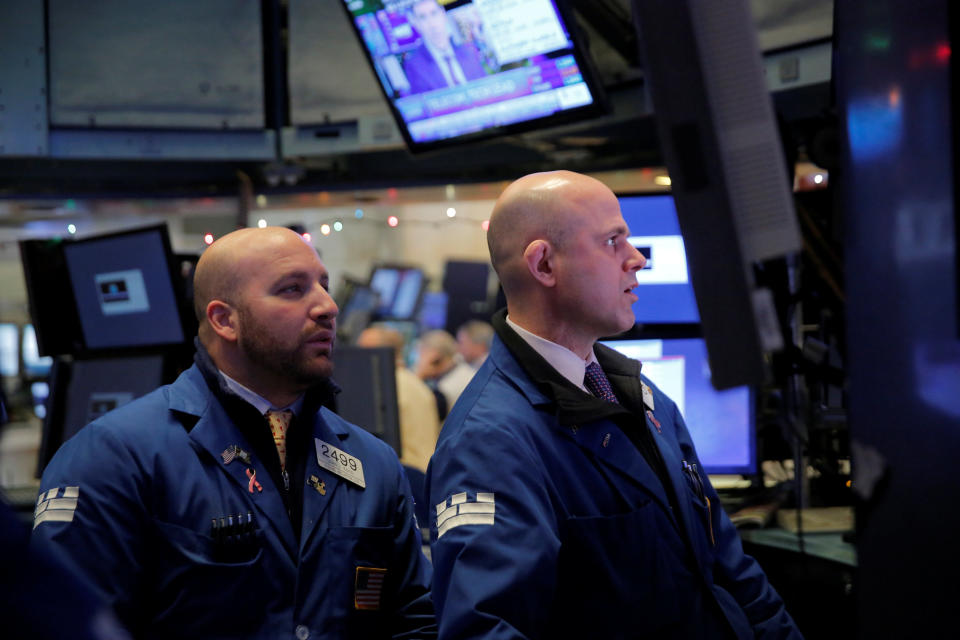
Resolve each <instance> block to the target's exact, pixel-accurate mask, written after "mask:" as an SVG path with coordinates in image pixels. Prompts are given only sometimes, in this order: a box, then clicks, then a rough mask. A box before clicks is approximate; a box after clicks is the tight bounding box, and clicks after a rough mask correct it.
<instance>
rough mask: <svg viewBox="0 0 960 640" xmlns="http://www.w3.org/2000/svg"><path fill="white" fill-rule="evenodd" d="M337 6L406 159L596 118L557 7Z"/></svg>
mask: <svg viewBox="0 0 960 640" xmlns="http://www.w3.org/2000/svg"><path fill="white" fill-rule="evenodd" d="M343 2H344V6H345V8H346V10H347V13H348V15H349V18H350V21H351V23H352V25H353V27H354V31H355V32H356V34H357V36H358V37H359V39H360V42H361V43H362V45H363V46H362V48H363V50H364V53H365V54H366V56H367V59H368V61H369V62H370V64H371V65H372V67H373V70H374V72H375V74H376V76H377V78H378V79H379V81H380V85H381V88H382V89H383V92H384V94H385V96H386V98H387V102H388V103H389V105H390V108H391V110H392V111H393V115H394V117H395V119H396V121H397V124H398V125H399V128H400V131H401V132H402V133H403V136H404V138H405V139H406V142H407V145H408V146H409V148H410V149H411V150H413V151H419V150H424V149H428V148H432V147H437V146H441V145H444V144H450V143H453V142H461V141H466V140H475V139H480V138H484V137H489V136H493V135H499V134H504V133H515V132H516V131H519V130H522V129H528V128H532V127H543V126H547V125H552V124H556V123H558V122H560V121H568V120H572V119H575V118H582V117H587V116H590V115H595V114H597V113H600V112H602V110H603V107H602V97H601V93H600V88H599V85H598V83H597V82H596V81H595V79H594V75H593V73H592V72H591V70H590V67H589V62H588V60H587V57H586V54H585V52H584V49H583V48H582V46H581V45H580V44H579V42H578V38H577V36H576V34H575V32H574V29H573V22H572V20H571V18H570V14H569V13H568V12H567V11H566V7H565V5H564V3H563V2H562V0H523V1H522V2H520V1H518V0H343ZM293 37H294V34H292V35H291V38H293ZM303 37H306V34H304V36H303Z"/></svg>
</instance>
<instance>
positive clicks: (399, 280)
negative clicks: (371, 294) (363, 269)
mask: <svg viewBox="0 0 960 640" xmlns="http://www.w3.org/2000/svg"><path fill="white" fill-rule="evenodd" d="M368 286H369V287H370V288H371V289H372V290H373V291H375V292H376V294H377V295H378V296H379V299H378V302H377V306H376V308H375V310H374V313H373V315H374V318H375V319H380V320H413V319H415V318H416V315H417V310H418V309H419V306H420V300H421V298H422V297H423V292H424V290H425V289H426V286H427V278H426V276H425V275H424V273H423V271H422V270H421V269H419V268H418V267H410V266H395V265H381V266H376V267H374V268H373V271H372V272H371V273H370V283H369V285H368Z"/></svg>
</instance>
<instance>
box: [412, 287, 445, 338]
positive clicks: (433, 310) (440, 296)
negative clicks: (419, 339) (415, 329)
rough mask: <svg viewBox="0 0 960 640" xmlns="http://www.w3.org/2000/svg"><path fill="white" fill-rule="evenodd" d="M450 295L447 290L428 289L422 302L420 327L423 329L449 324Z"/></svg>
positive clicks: (442, 326) (437, 327)
mask: <svg viewBox="0 0 960 640" xmlns="http://www.w3.org/2000/svg"><path fill="white" fill-rule="evenodd" d="M448 298H449V297H448V295H447V293H446V292H445V291H428V292H426V293H424V294H423V301H422V302H421V303H420V319H419V324H420V328H421V329H422V330H423V331H429V330H430V329H443V328H444V327H446V326H447V302H448Z"/></svg>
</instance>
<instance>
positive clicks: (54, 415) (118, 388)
mask: <svg viewBox="0 0 960 640" xmlns="http://www.w3.org/2000/svg"><path fill="white" fill-rule="evenodd" d="M164 371H165V369H164V356H163V355H145V356H131V357H120V358H95V359H90V360H73V361H72V362H66V361H63V360H58V362H57V365H56V367H55V369H54V372H53V375H52V376H51V380H50V385H51V389H50V391H51V396H50V399H49V401H48V411H47V415H46V418H45V419H44V424H43V439H42V442H41V445H40V459H39V461H38V472H37V473H41V472H42V471H43V468H44V467H45V466H46V464H47V463H48V462H49V461H50V458H52V457H53V454H54V453H56V451H57V449H59V448H60V445H61V444H63V443H64V442H66V441H67V440H69V439H70V438H72V437H73V436H74V435H75V434H76V433H77V432H78V431H79V430H80V429H81V428H82V427H83V426H84V425H86V424H89V423H90V422H92V421H93V420H96V419H97V418H99V417H100V416H102V415H103V414H105V413H107V412H108V411H112V410H113V409H116V408H117V407H121V406H123V405H125V404H127V403H128V402H130V401H131V400H133V399H134V398H138V397H140V396H143V395H146V394H147V393H150V392H151V391H153V390H154V389H156V388H157V387H159V386H160V385H161V384H163V383H164V382H165V380H164Z"/></svg>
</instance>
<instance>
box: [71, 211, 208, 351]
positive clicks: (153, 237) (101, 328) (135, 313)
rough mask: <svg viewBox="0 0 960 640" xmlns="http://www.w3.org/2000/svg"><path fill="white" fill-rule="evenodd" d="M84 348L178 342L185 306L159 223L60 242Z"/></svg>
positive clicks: (181, 339) (183, 332)
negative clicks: (152, 225)
mask: <svg viewBox="0 0 960 640" xmlns="http://www.w3.org/2000/svg"><path fill="white" fill-rule="evenodd" d="M63 252H64V257H65V259H66V265H67V273H68V274H69V277H70V282H71V285H72V287H73V295H74V299H75V300H76V306H77V315H78V316H79V318H80V327H81V329H82V333H83V342H84V347H85V349H86V350H88V351H96V350H104V349H122V348H130V347H149V346H162V345H173V344H183V343H184V342H185V341H186V340H187V339H188V338H189V337H190V336H188V334H187V331H186V329H185V326H186V319H187V316H188V310H187V309H186V306H187V305H186V301H185V298H184V297H183V295H182V293H181V291H182V283H181V281H180V280H181V276H180V274H179V272H178V269H179V266H178V265H174V263H173V259H172V253H171V251H170V240H169V237H168V235H167V228H166V226H165V225H159V226H154V227H147V228H143V229H135V230H132V231H124V232H121V233H116V234H111V235H105V236H98V237H93V238H86V239H83V240H78V241H75V242H69V243H65V244H64V246H63Z"/></svg>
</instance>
